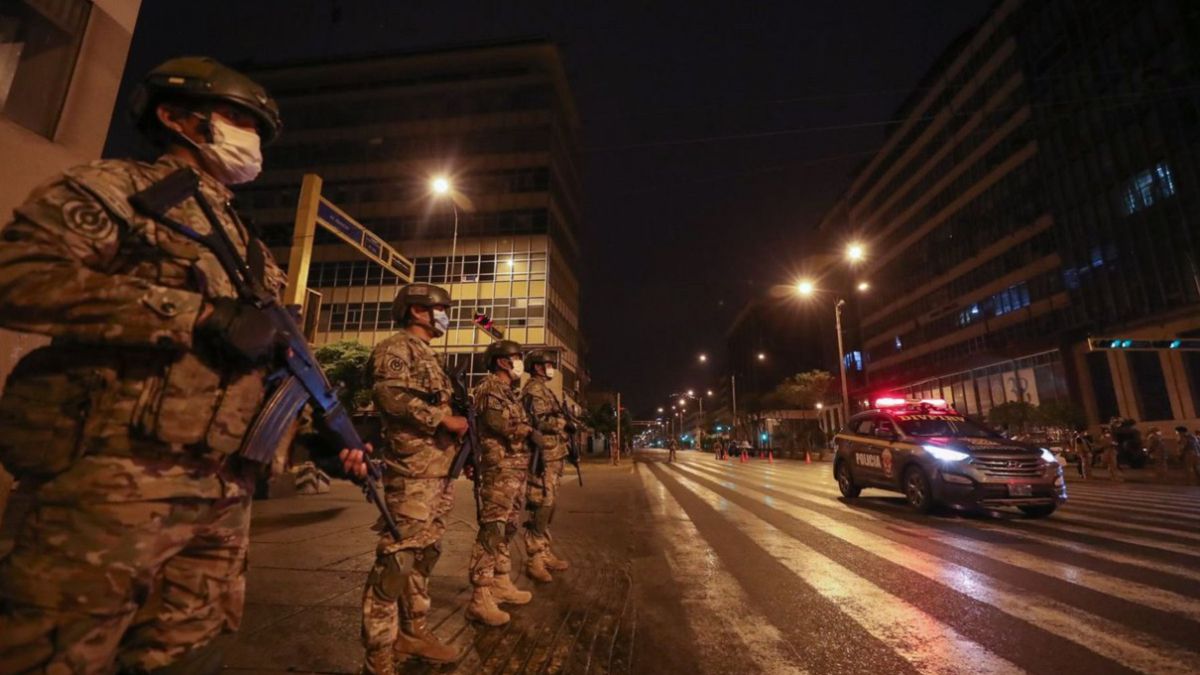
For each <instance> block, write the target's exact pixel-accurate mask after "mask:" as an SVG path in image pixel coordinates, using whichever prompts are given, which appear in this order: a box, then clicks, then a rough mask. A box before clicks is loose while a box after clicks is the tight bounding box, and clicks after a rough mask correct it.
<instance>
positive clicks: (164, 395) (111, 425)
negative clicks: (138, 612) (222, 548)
mask: <svg viewBox="0 0 1200 675" xmlns="http://www.w3.org/2000/svg"><path fill="white" fill-rule="evenodd" d="M181 168H187V164H185V163H184V162H182V161H181V160H179V159H176V158H172V157H168V156H164V157H163V158H160V159H159V160H158V161H157V162H155V163H153V164H147V163H142V162H135V161H132V160H104V161H98V162H93V163H91V164H87V165H84V166H79V167H76V168H74V169H71V170H69V171H67V172H66V173H65V174H64V175H62V176H60V177H58V178H56V179H54V180H52V181H50V182H49V183H47V184H45V185H43V186H42V187H40V188H38V189H37V190H35V191H34V192H33V194H32V195H31V196H30V197H29V199H28V200H27V201H26V202H25V203H24V204H22V205H21V206H20V207H18V208H17V209H16V210H15V213H14V218H13V220H12V221H10V222H9V223H7V224H6V225H5V226H4V227H3V229H2V230H0V326H3V327H4V328H10V329H13V330H18V331H25V332H31V333H40V334H43V335H48V336H50V337H51V339H52V340H51V343H50V345H49V346H47V347H43V348H42V349H39V350H36V351H34V352H33V353H31V354H29V355H27V356H26V357H25V358H24V359H22V361H21V362H20V363H19V364H18V365H17V367H16V369H15V370H14V371H13V374H12V375H11V376H10V378H9V380H8V383H7V385H6V387H5V391H4V395H3V398H2V399H0V462H3V463H4V465H5V466H6V467H7V468H9V469H10V470H11V471H13V472H14V473H16V474H18V475H27V476H36V477H39V478H47V477H50V476H54V475H57V474H60V473H62V472H64V471H66V470H67V469H68V468H70V471H68V472H67V473H68V474H70V475H69V476H68V475H66V474H64V475H62V476H59V477H58V478H57V479H55V481H53V482H54V483H55V484H56V485H55V486H47V487H48V488H51V487H57V488H60V489H61V491H62V493H63V494H64V495H70V496H74V497H76V498H85V499H86V498H91V497H93V496H94V497H97V498H100V499H107V500H121V499H151V498H160V497H176V496H199V497H213V496H221V495H222V494H229V492H230V490H233V491H237V489H236V488H231V487H230V486H229V485H227V484H226V483H227V482H226V481H225V480H224V479H223V478H221V477H219V476H218V474H219V473H220V471H221V470H222V469H221V465H222V462H221V460H222V458H223V457H224V456H226V455H228V454H230V453H233V452H235V451H236V450H237V449H238V448H239V447H240V444H241V440H242V437H243V435H244V434H245V432H246V429H247V427H248V426H249V424H250V422H251V421H252V419H253V418H254V415H255V414H256V413H257V411H258V409H259V407H260V405H261V403H262V400H263V396H264V375H265V372H264V371H263V370H261V369H246V368H241V369H234V368H232V367H231V366H227V365H223V364H222V362H221V361H220V360H219V359H218V358H216V356H215V355H214V354H213V353H212V351H211V349H210V348H209V347H208V346H207V345H204V344H199V343H193V328H194V326H195V324H196V321H197V317H198V315H199V312H200V310H201V306H202V302H203V300H204V299H205V298H216V297H234V296H235V295H236V292H235V289H234V286H233V283H232V281H231V280H230V279H229V278H228V277H227V276H226V274H225V272H224V270H223V269H222V268H221V266H220V264H219V263H218V261H217V259H216V257H215V256H214V254H213V253H212V252H211V251H209V250H208V249H207V248H205V247H204V246H202V245H200V244H198V243H196V242H194V241H192V240H190V239H188V238H186V237H185V236H183V235H181V234H178V233H176V232H175V231H173V230H171V229H170V228H168V227H167V226H165V225H162V224H160V223H158V222H156V221H155V220H153V219H151V218H149V217H147V216H145V215H144V214H142V213H141V212H139V211H137V210H135V209H134V207H133V206H132V205H131V204H130V201H129V197H130V196H131V195H133V194H135V193H137V192H139V191H141V190H144V189H146V188H147V187H150V186H151V185H153V184H155V183H157V182H158V181H160V180H161V179H163V178H165V177H166V176H168V175H170V174H171V173H173V172H174V171H176V170H178V169H181ZM197 173H198V175H199V176H200V192H201V194H202V195H203V196H204V197H205V198H206V200H207V201H208V202H209V204H211V205H212V206H213V209H214V211H216V213H217V217H218V220H219V221H220V226H221V227H223V228H224V229H225V231H226V232H227V233H228V234H229V238H230V239H231V240H232V242H233V244H234V246H235V247H236V248H237V252H238V254H239V255H241V256H243V257H245V258H246V259H248V260H250V261H252V263H253V262H257V263H259V264H257V265H254V264H252V267H255V266H257V267H258V268H259V269H258V270H257V272H258V273H259V275H260V276H261V281H262V282H263V284H264V285H265V286H266V287H267V288H268V289H270V290H272V291H275V292H278V291H279V290H280V289H281V288H282V286H283V283H284V281H285V277H284V275H283V273H282V272H281V271H280V270H279V268H278V267H277V266H276V265H275V263H274V262H273V260H272V259H271V255H270V253H269V252H268V251H267V250H266V247H265V246H263V244H262V243H261V242H259V241H258V240H256V239H253V238H252V237H251V236H250V235H249V233H248V231H247V230H246V228H245V227H244V226H243V224H242V223H241V221H240V220H239V219H238V217H237V215H236V214H235V213H234V212H233V209H232V208H231V207H230V205H229V200H230V197H231V193H230V192H229V190H228V189H227V188H226V187H225V186H224V185H221V184H220V183H218V182H217V181H216V180H214V179H212V178H211V177H210V176H208V175H206V174H203V173H202V172H197ZM168 216H169V217H171V218H172V219H174V220H176V221H178V222H180V223H183V224H185V225H187V226H189V227H191V228H193V229H195V230H196V231H197V232H200V233H202V234H208V233H211V232H212V227H211V225H210V223H209V220H208V219H207V218H206V217H205V216H204V214H203V212H202V211H201V210H200V207H199V205H198V203H197V201H196V200H195V199H194V198H189V199H186V200H184V201H183V202H181V203H180V204H179V205H177V206H175V207H173V208H172V209H171V211H170V212H169V213H168ZM85 455H86V456H85ZM180 476H185V477H183V478H181V477H180ZM106 481H109V483H107V484H106ZM114 486H116V488H118V489H114Z"/></svg>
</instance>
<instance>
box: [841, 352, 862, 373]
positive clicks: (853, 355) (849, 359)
mask: <svg viewBox="0 0 1200 675" xmlns="http://www.w3.org/2000/svg"><path fill="white" fill-rule="evenodd" d="M845 360H846V369H847V370H857V371H859V372H862V369H863V359H862V352H860V351H857V350H855V351H852V352H850V353H849V354H846V357H845Z"/></svg>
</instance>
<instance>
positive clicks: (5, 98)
mask: <svg viewBox="0 0 1200 675" xmlns="http://www.w3.org/2000/svg"><path fill="white" fill-rule="evenodd" d="M141 4H142V3H141V0H95V1H94V2H91V1H89V0H55V1H54V2H33V1H17V2H4V3H0V157H2V158H3V161H0V214H2V215H0V223H3V222H4V221H7V220H8V218H9V217H10V214H11V213H12V209H13V208H15V207H16V206H18V205H19V204H21V202H23V201H25V198H26V197H27V196H29V193H30V192H31V191H32V190H33V189H34V188H35V187H37V186H38V185H40V184H41V183H43V182H45V181H46V180H48V179H49V178H51V177H52V176H54V175H55V174H58V173H61V172H63V171H64V170H66V169H68V168H70V167H72V166H75V165H77V164H83V163H85V162H88V161H90V160H93V159H98V158H99V157H100V151H101V150H102V149H103V148H104V139H105V136H106V135H107V134H108V125H109V120H110V118H111V116H112V110H113V103H114V102H115V100H116V96H117V87H118V85H120V82H121V73H122V72H124V70H125V58H126V56H127V55H128V53H129V43H130V41H131V40H132V37H133V28H134V24H136V23H137V15H138V10H139V9H141ZM43 342H44V338H41V337H39V336H33V335H24V334H20V333H14V332H11V331H6V330H0V387H3V382H4V380H5V378H7V376H8V373H9V371H11V370H12V367H13V366H14V365H16V362H17V361H18V360H20V358H21V356H22V355H24V354H25V352H27V351H29V350H30V349H32V348H33V347H35V346H37V345H40V344H42V343H43Z"/></svg>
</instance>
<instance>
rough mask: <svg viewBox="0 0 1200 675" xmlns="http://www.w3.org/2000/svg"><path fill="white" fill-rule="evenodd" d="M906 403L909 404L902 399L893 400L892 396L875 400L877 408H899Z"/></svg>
mask: <svg viewBox="0 0 1200 675" xmlns="http://www.w3.org/2000/svg"><path fill="white" fill-rule="evenodd" d="M906 403H908V401H906V400H904V399H902V398H893V397H891V396H884V397H882V398H877V399H875V407H876V408H898V407H900V406H902V405H904V404H906Z"/></svg>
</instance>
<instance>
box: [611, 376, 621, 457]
mask: <svg viewBox="0 0 1200 675" xmlns="http://www.w3.org/2000/svg"><path fill="white" fill-rule="evenodd" d="M612 458H613V460H612V463H613V464H614V465H616V464H619V463H620V462H621V392H619V391H618V392H617V447H615V448H613V453H612Z"/></svg>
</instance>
